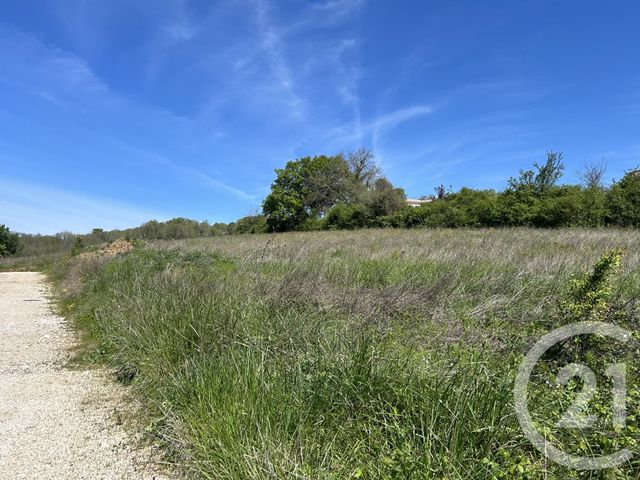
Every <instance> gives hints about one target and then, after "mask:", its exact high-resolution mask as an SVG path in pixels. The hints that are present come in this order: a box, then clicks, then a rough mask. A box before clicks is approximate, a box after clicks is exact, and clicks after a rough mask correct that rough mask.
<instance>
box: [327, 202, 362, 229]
mask: <svg viewBox="0 0 640 480" xmlns="http://www.w3.org/2000/svg"><path fill="white" fill-rule="evenodd" d="M367 219H368V215H367V208H366V207H365V206H364V205H359V204H354V205H347V204H345V203H339V204H337V205H335V206H334V207H333V208H331V210H329V213H327V216H326V218H325V227H326V228H329V229H338V230H352V229H354V228H362V227H365V226H366V225H367Z"/></svg>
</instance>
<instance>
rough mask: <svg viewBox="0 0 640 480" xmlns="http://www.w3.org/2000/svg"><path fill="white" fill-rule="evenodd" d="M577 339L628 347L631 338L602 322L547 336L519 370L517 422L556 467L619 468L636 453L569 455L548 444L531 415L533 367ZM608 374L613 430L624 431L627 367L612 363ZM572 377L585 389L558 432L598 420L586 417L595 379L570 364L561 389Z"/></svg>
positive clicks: (573, 326)
mask: <svg viewBox="0 0 640 480" xmlns="http://www.w3.org/2000/svg"><path fill="white" fill-rule="evenodd" d="M577 335H600V336H603V337H609V338H613V339H615V340H617V341H619V342H622V343H626V342H627V341H628V340H629V339H630V338H631V333H630V332H628V331H626V330H625V329H623V328H621V327H618V326H616V325H612V324H607V323H602V322H579V323H574V324H571V325H567V326H564V327H561V328H558V329H556V330H553V331H552V332H550V333H548V334H546V335H545V336H544V337H542V338H541V339H540V341H538V342H537V343H536V344H535V345H534V346H533V347H532V348H531V350H529V352H528V353H527V355H526V357H525V358H524V360H523V361H522V363H521V364H520V368H519V370H518V376H517V377H516V382H515V387H514V391H513V394H514V400H515V410H516V415H517V417H518V422H519V423H520V427H521V428H522V430H523V432H524V434H525V435H526V437H527V438H528V439H529V441H530V442H531V443H532V444H533V445H534V446H535V447H536V448H537V449H538V450H539V451H540V452H542V453H543V454H544V455H545V456H546V457H547V458H549V459H550V460H553V461H554V462H556V463H559V464H561V465H564V466H565V467H568V468H571V469H575V470H599V469H604V468H612V467H616V466H619V465H621V464H623V463H625V462H628V461H629V460H630V459H631V458H632V457H633V452H631V450H629V449H628V448H622V449H620V450H618V451H617V452H614V453H611V454H607V455H601V456H594V457H582V456H578V455H573V454H570V453H567V452H565V451H563V450H561V449H559V448H558V447H556V446H555V445H553V444H551V443H549V441H548V440H547V438H546V437H545V436H544V435H543V434H542V433H540V432H539V431H538V430H537V429H536V427H535V425H534V422H533V419H532V417H531V413H530V412H529V406H528V385H529V380H530V377H531V374H532V372H533V370H534V367H535V366H536V364H537V363H538V361H539V360H540V359H542V357H543V356H544V354H545V353H546V352H547V351H548V350H549V349H550V348H552V347H553V346H555V345H556V344H558V343H560V342H563V341H565V340H568V339H570V338H572V337H575V336H577ZM605 373H606V375H607V376H608V377H609V378H610V379H611V383H612V392H611V398H612V402H611V403H612V421H613V426H614V427H617V428H622V427H624V425H625V421H626V396H627V395H626V394H627V392H626V366H625V364H619V363H610V364H608V365H607V367H606V372H605ZM573 377H580V378H581V379H582V384H583V387H582V390H581V391H580V392H579V393H578V395H577V396H576V398H575V400H574V402H573V404H572V405H571V406H570V407H569V409H568V410H567V411H566V412H565V413H564V415H563V416H562V417H561V418H560V420H559V421H558V422H557V423H556V425H555V426H556V427H557V428H578V429H584V428H589V427H590V426H592V425H593V424H594V422H595V421H596V417H594V416H591V415H585V414H584V413H583V412H584V411H585V410H586V407H587V406H588V404H589V401H590V400H591V398H592V397H593V395H594V394H595V392H596V389H597V381H596V375H595V374H594V372H593V371H592V370H591V369H590V368H589V367H587V366H586V365H582V364H578V363H571V364H569V365H566V366H565V367H563V368H562V369H561V370H560V371H559V373H558V375H557V378H556V381H557V383H558V384H559V385H565V384H567V382H568V381H569V380H570V379H571V378H573Z"/></svg>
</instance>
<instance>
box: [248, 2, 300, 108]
mask: <svg viewBox="0 0 640 480" xmlns="http://www.w3.org/2000/svg"><path fill="white" fill-rule="evenodd" d="M252 4H253V6H254V12H255V17H256V23H257V26H258V33H259V37H260V40H259V44H260V47H261V48H262V50H263V51H264V52H265V54H266V56H267V59H268V62H269V65H270V66H271V70H272V74H273V75H274V76H275V78H276V80H277V83H278V84H279V87H280V89H281V90H282V91H283V92H284V93H285V95H286V98H287V103H288V107H289V112H290V114H291V115H292V116H293V117H294V118H298V119H301V118H302V117H303V116H304V100H303V99H302V98H301V97H300V95H298V93H297V91H296V85H295V80H294V78H293V75H292V73H291V69H290V68H289V65H288V63H287V60H286V58H285V54H284V49H283V46H282V38H281V36H282V34H281V32H280V30H279V28H278V27H277V25H276V24H275V23H274V22H273V21H272V19H271V16H270V11H269V10H270V4H269V3H268V1H267V0H252Z"/></svg>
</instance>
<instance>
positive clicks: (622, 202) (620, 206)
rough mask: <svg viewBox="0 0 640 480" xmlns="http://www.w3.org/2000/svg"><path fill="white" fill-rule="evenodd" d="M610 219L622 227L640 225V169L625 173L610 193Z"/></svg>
mask: <svg viewBox="0 0 640 480" xmlns="http://www.w3.org/2000/svg"><path fill="white" fill-rule="evenodd" d="M607 200H608V202H607V203H608V207H609V221H610V222H611V223H613V224H614V225H618V226H621V227H640V170H634V171H631V172H628V173H627V174H625V176H624V177H623V178H622V180H620V181H619V182H617V183H615V184H614V185H613V186H612V187H611V190H610V191H609V195H608V198H607Z"/></svg>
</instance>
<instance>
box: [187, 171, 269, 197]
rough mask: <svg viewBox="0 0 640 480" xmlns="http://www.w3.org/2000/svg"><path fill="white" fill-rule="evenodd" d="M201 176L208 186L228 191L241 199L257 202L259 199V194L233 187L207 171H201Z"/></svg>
mask: <svg viewBox="0 0 640 480" xmlns="http://www.w3.org/2000/svg"><path fill="white" fill-rule="evenodd" d="M199 176H200V178H201V179H202V181H203V183H204V184H205V185H206V186H208V187H212V188H214V189H215V190H219V191H222V192H225V193H228V194H230V195H233V196H234V197H236V198H238V199H240V200H245V201H249V202H256V201H257V200H258V198H259V197H258V196H257V195H252V194H250V193H247V192H245V191H243V190H240V189H238V188H235V187H232V186H231V185H227V184H226V183H224V182H222V181H220V180H217V179H215V178H212V177H210V176H209V175H207V174H206V173H200V174H199Z"/></svg>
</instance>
